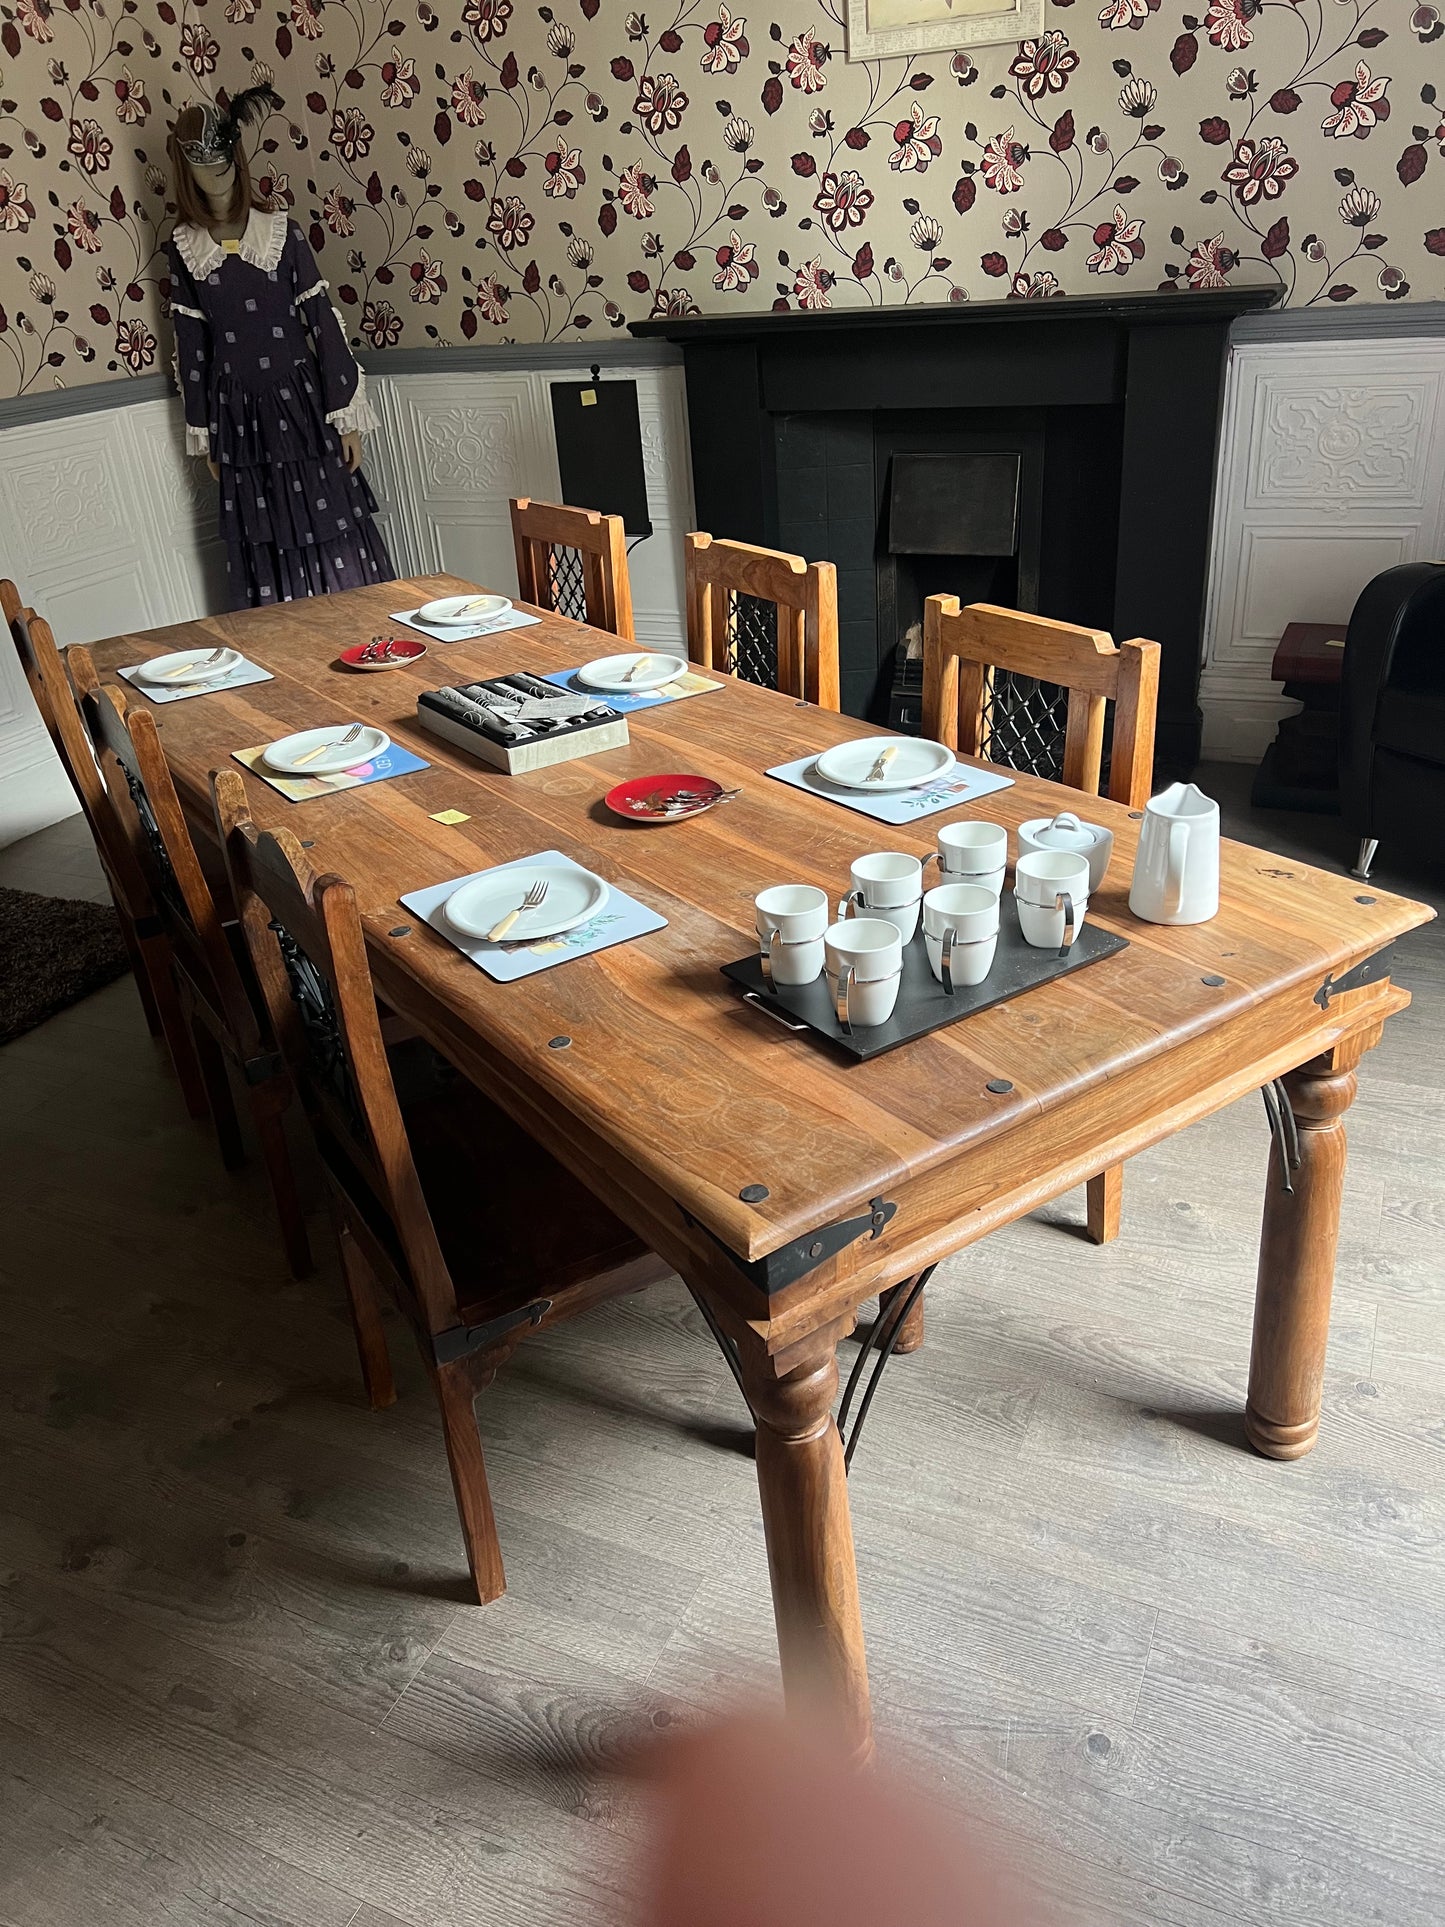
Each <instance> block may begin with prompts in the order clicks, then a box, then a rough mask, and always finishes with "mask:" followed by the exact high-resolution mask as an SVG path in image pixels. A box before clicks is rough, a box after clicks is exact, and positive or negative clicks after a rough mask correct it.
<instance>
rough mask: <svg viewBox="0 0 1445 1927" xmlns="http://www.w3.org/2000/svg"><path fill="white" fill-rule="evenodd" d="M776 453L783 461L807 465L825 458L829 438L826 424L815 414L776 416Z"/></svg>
mask: <svg viewBox="0 0 1445 1927" xmlns="http://www.w3.org/2000/svg"><path fill="white" fill-rule="evenodd" d="M777 436H778V453H779V454H780V455H781V456H782V457H783V459H784V460H785V461H795V462H803V463H807V464H808V465H810V466H811V465H813V464H814V463H818V462H821V461H823V460H824V459H825V456H826V450H827V446H828V440H829V429H828V424H827V422H826V421H825V420H822V419H820V418H819V417H818V416H816V415H780V416H778V417H777Z"/></svg>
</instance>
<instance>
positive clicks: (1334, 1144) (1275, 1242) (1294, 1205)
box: [1244, 1039, 1360, 1459]
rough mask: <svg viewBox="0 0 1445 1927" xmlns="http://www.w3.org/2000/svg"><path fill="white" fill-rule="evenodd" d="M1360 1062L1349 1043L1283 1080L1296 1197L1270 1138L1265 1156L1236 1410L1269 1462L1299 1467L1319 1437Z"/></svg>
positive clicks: (1275, 1142)
mask: <svg viewBox="0 0 1445 1927" xmlns="http://www.w3.org/2000/svg"><path fill="white" fill-rule="evenodd" d="M1359 1058H1360V1050H1359V1047H1358V1046H1354V1047H1352V1040H1348V1039H1347V1040H1346V1041H1345V1042H1344V1043H1343V1044H1339V1045H1337V1046H1336V1047H1335V1048H1334V1050H1332V1051H1327V1052H1326V1053H1325V1055H1324V1056H1323V1057H1316V1058H1314V1059H1313V1060H1312V1061H1311V1062H1310V1063H1308V1064H1302V1065H1301V1066H1300V1068H1299V1069H1298V1070H1297V1071H1291V1072H1290V1074H1289V1075H1288V1076H1287V1077H1286V1078H1285V1080H1284V1083H1285V1089H1286V1090H1287V1091H1288V1092H1289V1098H1290V1103H1291V1104H1292V1105H1293V1107H1294V1114H1295V1118H1296V1121H1297V1122H1298V1125H1299V1148H1300V1163H1299V1169H1298V1170H1297V1171H1296V1172H1294V1174H1293V1185H1294V1189H1293V1191H1292V1192H1287V1191H1286V1190H1285V1189H1284V1185H1283V1172H1282V1170H1281V1166H1280V1147H1279V1142H1278V1139H1277V1138H1276V1140H1275V1141H1274V1142H1273V1143H1272V1145H1271V1149H1270V1154H1269V1177H1268V1180H1267V1182H1266V1188H1265V1199H1264V1227H1263V1230H1262V1231H1261V1233H1260V1246H1259V1277H1258V1282H1257V1284H1256V1287H1255V1298H1254V1349H1253V1353H1252V1355H1251V1358H1250V1365H1249V1397H1248V1400H1247V1402H1246V1404H1245V1408H1244V1429H1245V1432H1246V1434H1247V1436H1248V1438H1249V1442H1250V1444H1251V1445H1252V1446H1253V1447H1254V1448H1255V1450H1256V1451H1257V1452H1262V1453H1264V1455H1265V1456H1266V1457H1267V1458H1271V1459H1298V1458H1303V1457H1304V1455H1305V1453H1306V1452H1308V1451H1309V1450H1310V1449H1311V1447H1312V1446H1313V1445H1314V1442H1315V1438H1316V1435H1317V1434H1318V1432H1319V1426H1320V1398H1321V1394H1322V1390H1323V1385H1324V1371H1325V1345H1326V1343H1327V1341H1328V1338H1329V1329H1330V1294H1331V1291H1332V1290H1333V1287H1334V1279H1335V1246H1336V1243H1337V1242H1338V1239H1339V1232H1340V1193H1341V1190H1342V1188H1343V1185H1344V1176H1345V1127H1344V1123H1343V1119H1344V1114H1345V1112H1346V1111H1347V1110H1348V1109H1349V1107H1350V1104H1351V1102H1352V1100H1353V1098H1354V1095H1355V1072H1354V1066H1355V1064H1357V1063H1358V1062H1359Z"/></svg>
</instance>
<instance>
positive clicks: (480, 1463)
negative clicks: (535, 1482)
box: [432, 1358, 507, 1606]
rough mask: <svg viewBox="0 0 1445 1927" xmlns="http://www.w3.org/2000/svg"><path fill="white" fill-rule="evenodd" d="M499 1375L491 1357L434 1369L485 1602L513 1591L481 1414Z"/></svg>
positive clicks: (465, 1532) (465, 1531)
mask: <svg viewBox="0 0 1445 1927" xmlns="http://www.w3.org/2000/svg"><path fill="white" fill-rule="evenodd" d="M495 1373H496V1367H495V1365H494V1364H491V1363H490V1362H489V1361H487V1360H486V1359H485V1358H464V1359H458V1360H457V1362H456V1363H455V1364H454V1365H439V1366H438V1367H437V1368H436V1370H435V1371H433V1373H432V1382H433V1384H434V1385H435V1386H436V1395H437V1404H438V1405H439V1406H440V1407H441V1414H442V1432H443V1434H444V1435H445V1437H446V1444H447V1464H448V1465H449V1466H450V1467H451V1469H452V1490H453V1492H454V1493H455V1494H456V1500H457V1516H458V1518H459V1519H460V1520H461V1524H462V1537H463V1538H464V1539H465V1540H466V1542H467V1564H468V1565H469V1566H470V1567H471V1569H472V1583H473V1584H474V1585H475V1586H476V1589H477V1599H478V1601H479V1602H480V1604H482V1605H483V1606H486V1605H489V1604H490V1603H491V1601H492V1600H494V1599H500V1598H501V1596H502V1594H503V1593H504V1592H505V1591H506V1590H507V1576H506V1573H505V1571H504V1570H503V1568H502V1548H501V1544H500V1542H499V1541H498V1539H497V1522H496V1520H495V1518H494V1517H493V1516H492V1494H491V1488H490V1487H489V1486H488V1484H487V1462H486V1460H485V1459H484V1458H483V1457H482V1438H481V1434H480V1433H479V1432H478V1430H477V1412H476V1403H477V1393H478V1392H480V1391H481V1390H482V1389H483V1388H484V1386H485V1385H486V1384H488V1383H489V1382H490V1380H491V1379H492V1378H493V1377H494V1376H495Z"/></svg>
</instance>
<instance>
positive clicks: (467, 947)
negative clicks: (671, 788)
mask: <svg viewBox="0 0 1445 1927" xmlns="http://www.w3.org/2000/svg"><path fill="white" fill-rule="evenodd" d="M538 863H562V864H565V865H566V866H567V868H568V869H569V870H578V871H581V873H582V874H583V875H584V876H587V875H590V874H591V872H590V871H587V870H585V869H584V868H583V866H582V865H581V864H580V863H574V862H573V861H572V859H571V857H569V856H564V855H563V854H562V852H561V851H560V850H540V851H538V853H537V854H536V855H535V856H525V857H521V858H519V859H518V861H517V862H515V863H497V864H491V865H489V866H488V867H487V868H486V869H483V870H473V871H471V872H470V873H469V874H468V875H467V876H464V877H453V878H452V879H451V881H450V882H449V883H433V884H432V885H431V886H430V888H428V889H425V890H410V891H408V892H407V894H406V895H405V896H404V897H403V898H402V899H401V901H402V903H403V904H404V905H405V907H406V908H407V909H408V910H410V911H411V913H412V915H413V916H417V917H420V918H421V920H422V922H423V923H425V924H428V925H430V927H431V928H432V929H433V930H435V931H436V933H437V935H438V936H439V937H445V938H446V940H447V942H448V943H450V944H455V946H456V948H457V949H458V950H460V951H461V953H462V955H463V956H464V957H469V958H470V959H471V961H472V962H473V963H474V964H475V965H476V966H477V968H478V969H479V970H484V971H486V973H487V975H488V976H489V977H494V978H495V979H496V981H497V982H498V983H499V984H512V983H516V982H517V981H518V979H519V978H522V977H535V976H536V974H537V972H538V971H539V970H551V969H553V968H554V966H555V965H557V964H561V963H569V962H570V961H571V960H572V958H573V957H590V956H591V955H592V954H593V952H594V951H597V950H610V949H611V948H612V946H613V944H617V943H627V942H629V941H630V940H631V939H632V938H633V937H645V936H647V935H648V934H649V933H650V932H651V931H653V930H665V929H666V928H667V918H666V917H660V916H658V914H657V912H656V911H655V910H649V909H648V907H647V905H646V904H645V903H639V902H638V901H637V899H636V898H635V897H629V896H628V895H627V894H626V892H625V891H622V890H619V889H618V887H617V885H616V884H615V883H612V882H611V881H608V883H607V901H606V903H604V904H603V906H602V908H601V909H600V910H599V911H598V912H597V915H596V916H595V917H591V918H589V919H588V921H587V922H586V923H579V924H578V926H577V928H576V929H575V930H564V931H563V932H562V933H561V935H560V936H556V937H538V938H536V939H535V940H534V941H533V942H531V943H488V942H486V940H485V939H477V938H473V937H469V936H467V934H466V933H465V931H462V930H457V929H455V928H454V927H453V925H452V924H451V923H449V922H448V921H447V916H446V912H445V910H444V909H443V907H442V906H443V905H444V904H445V902H446V900H447V898H448V897H449V896H450V895H451V893H452V891H453V890H460V889H461V887H462V885H463V884H464V883H471V882H472V881H473V880H474V879H475V878H477V877H481V876H491V875H495V874H496V873H497V872H499V871H503V870H526V869H530V868H532V867H533V866H534V865H536V864H538Z"/></svg>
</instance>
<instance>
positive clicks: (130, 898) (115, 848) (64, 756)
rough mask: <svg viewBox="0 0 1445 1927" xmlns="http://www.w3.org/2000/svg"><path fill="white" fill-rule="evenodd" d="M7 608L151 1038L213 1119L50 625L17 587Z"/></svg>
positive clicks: (166, 947) (2, 605)
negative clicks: (159, 1040)
mask: <svg viewBox="0 0 1445 1927" xmlns="http://www.w3.org/2000/svg"><path fill="white" fill-rule="evenodd" d="M0 609H3V612H4V614H5V617H6V621H7V623H8V624H9V628H10V637H11V640H12V642H13V643H14V645H15V651H16V654H17V656H18V657H19V659H20V667H21V671H22V673H23V674H24V677H25V681H26V683H27V685H28V686H29V689H30V693H31V695H32V696H33V697H34V699H35V706H36V708H37V709H38V710H39V711H40V719H41V721H42V723H43V724H44V725H45V731H46V734H47V735H48V736H49V738H50V741H51V744H52V745H53V747H54V749H55V753H56V755H57V756H58V757H59V758H60V764H61V767H62V769H63V770H64V771H65V774H66V777H67V779H68V781H69V783H70V786H71V788H72V789H73V790H74V791H75V796H76V801H77V802H78V803H79V805H80V810H81V814H82V815H83V816H84V818H85V823H86V828H87V829H88V830H89V831H90V834H91V839H92V841H93V842H94V844H95V851H96V855H97V856H98V858H99V859H100V867H101V869H102V871H103V872H104V874H105V880H106V883H107V885H108V886H109V889H110V894H111V900H112V902H113V903H114V905H115V910H116V915H117V917H118V918H119V919H120V929H121V936H122V937H123V939H124V941H125V946H126V950H127V951H128V953H129V955H130V962H131V971H132V974H133V975H134V977H135V983H136V989H137V991H138V992H139V993H140V1000H141V1008H142V1010H143V1011H144V1013H145V1019H146V1024H147V1026H148V1027H149V1029H150V1032H151V1035H152V1036H159V1037H164V1039H165V1042H166V1046H167V1049H168V1050H169V1052H170V1056H171V1062H172V1063H173V1065H174V1066H175V1072H176V1079H177V1082H178V1083H179V1085H180V1088H181V1095H182V1097H183V1098H184V1100H185V1105H186V1109H187V1110H188V1111H189V1112H190V1114H191V1116H192V1117H196V1118H203V1117H205V1116H206V1114H207V1104H206V1092H205V1085H204V1082H203V1080H202V1077H201V1070H200V1065H199V1063H198V1062H197V1059H196V1054H195V1050H194V1048H193V1047H192V1044H191V1040H190V1034H189V1030H188V1028H187V1025H186V1021H185V1017H184V1014H183V1012H182V1010H181V1005H180V998H179V995H178V993H177V989H176V982H175V976H174V972H173V971H172V968H171V947H170V944H169V942H168V940H167V938H166V935H165V931H164V929H163V927H162V924H161V920H160V917H159V915H158V913H157V911H156V907H155V904H154V903H153V902H152V900H151V895H150V891H149V889H148V887H147V885H146V880H145V877H144V875H143V873H142V871H141V869H140V867H139V865H138V864H137V862H136V860H135V857H134V855H133V854H132V851H131V849H130V845H129V843H128V842H127V841H126V839H125V838H124V837H123V836H121V835H120V834H119V833H118V831H117V829H116V825H115V822H114V818H113V814H112V811H111V807H110V799H109V797H108V796H107V794H106V788H105V781H104V778H103V776H102V774H101V771H100V767H99V765H98V763H97V761H96V757H95V754H94V751H93V749H92V747H91V744H90V741H89V738H88V737H87V735H86V731H85V727H84V723H83V721H82V718H81V715H80V711H79V707H78V704H77V698H76V694H75V691H74V688H73V686H72V683H71V681H70V677H69V675H68V674H67V671H66V665H65V663H64V661H63V660H62V659H61V654H60V651H59V649H58V648H57V646H56V642H55V637H54V635H53V634H52V633H51V629H50V624H49V623H48V622H47V621H46V620H45V618H44V617H43V616H39V615H37V614H36V613H35V611H34V610H33V609H26V608H23V607H22V606H21V602H20V597H19V594H18V592H17V590H16V588H15V584H14V583H13V582H10V581H9V580H5V581H0ZM92 673H93V672H92Z"/></svg>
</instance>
